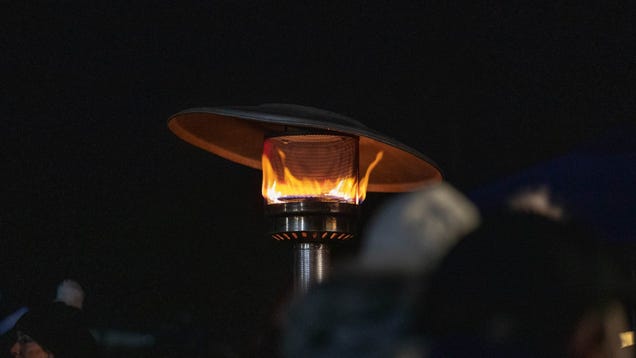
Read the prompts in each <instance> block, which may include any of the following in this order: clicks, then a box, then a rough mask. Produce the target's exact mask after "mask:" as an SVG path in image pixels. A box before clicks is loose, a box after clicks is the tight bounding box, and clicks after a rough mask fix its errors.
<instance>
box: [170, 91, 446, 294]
mask: <svg viewBox="0 0 636 358" xmlns="http://www.w3.org/2000/svg"><path fill="white" fill-rule="evenodd" d="M168 127H169V128H170V130H171V131H172V132H173V133H174V134H176V135H177V136H178V137H179V138H181V139H183V140H184V141H186V142H188V143H190V144H192V145H194V146H197V147H199V148H201V149H204V150H206V151H209V152H211V153H214V154H216V155H218V156H221V157H223V158H226V159H228V160H231V161H234V162H236V163H239V164H242V165H245V166H248V167H251V168H254V169H259V170H262V172H263V182H262V188H261V191H262V195H263V198H264V200H265V215H266V218H267V221H268V224H267V225H268V226H267V228H266V233H267V235H268V236H270V237H271V238H273V239H274V240H277V241H285V242H286V241H289V242H292V243H293V251H294V271H293V280H294V291H295V293H297V294H303V293H304V292H306V291H307V290H308V289H309V288H310V287H311V286H312V285H313V284H315V283H319V282H321V281H323V280H324V279H325V278H326V277H327V274H328V271H329V257H330V251H329V243H330V242H334V241H339V240H348V239H351V238H353V237H354V236H355V234H356V226H357V218H358V213H359V206H360V204H361V203H362V201H363V200H364V198H365V195H366V192H367V191H371V192H404V191H410V190H413V189H416V188H418V187H421V186H422V185H425V184H427V183H430V182H435V181H440V180H441V179H442V176H441V173H440V170H439V169H438V168H437V166H436V165H435V164H434V163H433V162H432V161H431V160H430V159H428V158H427V157H426V156H424V155H423V154H421V153H419V152H417V151H416V150H414V149H411V148H409V147H407V146H405V145H404V144H402V143H399V142H398V141H395V140H393V139H391V138H388V137H386V136H384V135H382V134H380V133H378V132H376V131H373V130H372V129H370V128H368V127H366V126H365V125H363V124H362V123H360V122H358V121H356V120H353V119H351V118H349V117H346V116H343V115H341V114H337V113H333V112H329V111H325V110H321V109H317V108H311V107H305V106H298V105H291V104H264V105H259V106H238V107H214V108H192V109H187V110H185V111H182V112H179V113H177V114H175V115H173V116H172V117H171V118H170V119H169V122H168Z"/></svg>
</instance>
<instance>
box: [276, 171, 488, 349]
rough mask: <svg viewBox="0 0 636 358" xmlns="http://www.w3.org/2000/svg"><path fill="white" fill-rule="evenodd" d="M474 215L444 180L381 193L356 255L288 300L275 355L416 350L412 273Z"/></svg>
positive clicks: (426, 267)
mask: <svg viewBox="0 0 636 358" xmlns="http://www.w3.org/2000/svg"><path fill="white" fill-rule="evenodd" d="M478 223H479V213H478V211H477V209H476V208H475V207H474V205H472V203H471V202H470V201H469V200H468V199H466V198H465V196H464V195H463V194H461V193H459V192H458V191H457V190H456V189H454V188H453V187H452V186H451V185H449V184H447V183H438V184H434V185H429V186H426V187H424V188H422V189H420V190H418V191H415V192H411V193H408V194H401V195H397V196H395V197H394V198H392V200H389V201H388V202H387V203H386V204H385V205H384V207H382V208H380V210H379V211H378V213H377V214H376V215H375V216H374V217H373V218H372V220H371V221H370V224H369V227H368V230H367V231H366V232H365V234H364V236H363V237H362V240H363V242H362V248H361V250H360V253H359V255H358V257H356V258H355V259H354V260H353V262H348V263H346V264H341V265H340V266H339V267H338V266H336V267H335V268H334V271H333V273H332V275H331V277H330V278H329V279H328V280H327V281H325V282H324V283H322V284H320V285H318V286H315V287H314V288H312V289H311V290H310V291H309V292H308V293H307V294H306V295H305V296H304V297H302V298H301V300H299V301H296V302H293V303H292V305H291V306H290V308H289V310H288V312H287V314H286V315H285V317H284V326H283V333H282V354H283V356H285V357H383V358H384V357H419V356H421V355H422V354H423V353H424V352H425V347H424V344H423V343H424V342H423V337H421V335H419V333H420V332H418V331H416V330H415V328H416V315H415V314H414V312H415V311H414V309H415V307H416V306H417V299H418V298H419V297H421V294H420V293H419V290H420V289H421V283H420V278H422V277H426V276H427V275H428V273H429V272H430V271H431V270H433V269H434V268H435V267H436V265H437V263H438V261H439V260H440V259H441V258H442V257H443V256H444V255H445V253H446V252H447V251H448V250H449V249H450V248H451V247H452V246H453V245H454V244H455V242H456V241H457V240H458V239H459V238H461V237H462V236H464V235H465V234H467V233H468V232H470V231H472V230H474V229H475V228H476V227H477V225H478Z"/></svg>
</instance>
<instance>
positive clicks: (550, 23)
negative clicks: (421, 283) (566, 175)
mask: <svg viewBox="0 0 636 358" xmlns="http://www.w3.org/2000/svg"><path fill="white" fill-rule="evenodd" d="M43 3H44V5H43V4H37V5H35V4H33V3H29V2H22V1H15V2H7V3H3V11H2V21H1V25H0V30H1V31H0V46H1V57H0V63H1V64H2V86H0V90H1V91H2V92H1V98H2V102H1V103H2V112H3V116H2V120H1V122H0V123H1V124H0V126H1V127H0V132H1V133H0V135H1V137H0V148H1V158H2V161H1V162H2V179H3V182H4V185H3V186H2V211H1V213H0V235H1V236H0V240H2V248H3V249H2V257H1V258H2V266H3V270H2V286H0V290H2V293H3V298H4V299H5V302H4V307H3V309H4V310H8V309H10V308H11V307H13V306H12V305H15V304H17V302H35V301H37V300H42V299H48V297H49V295H50V294H51V292H52V289H53V287H54V286H55V284H56V282H57V281H59V280H60V279H61V278H64V277H66V276H73V277H76V278H77V279H78V280H80V281H82V282H83V283H84V284H85V286H86V288H87V290H88V292H89V298H88V301H87V306H88V307H87V312H88V313H90V314H91V317H92V318H93V319H94V321H95V322H96V324H97V325H101V326H104V327H124V328H129V329H137V330H141V331H143V330H147V331H149V330H153V329H155V328H156V327H157V326H158V325H159V324H160V323H166V322H168V323H173V322H177V321H179V319H181V320H182V321H183V317H184V316H185V315H188V314H190V315H193V316H194V317H197V318H196V319H194V322H195V323H197V324H201V325H203V326H205V327H206V329H208V330H209V331H210V332H211V334H212V335H213V336H214V337H216V338H218V339H219V340H223V339H227V340H229V341H230V342H237V341H239V340H240V339H246V338H248V337H253V335H254V332H255V331H257V330H258V329H259V325H261V324H263V322H265V321H266V320H267V317H268V314H269V313H270V312H271V311H272V310H274V309H275V305H276V303H277V302H278V300H280V299H281V298H282V297H283V296H284V295H285V290H286V287H287V281H286V280H287V279H288V274H289V272H288V271H289V264H290V258H289V257H288V252H287V251H286V249H285V248H284V247H281V246H280V245H276V243H272V242H270V241H269V240H267V239H266V238H264V237H263V234H262V228H261V226H262V202H261V198H260V195H259V193H260V173H259V172H258V171H254V170H252V169H248V168H244V167H241V166H239V165H237V164H234V163H230V162H227V161H225V160H223V159H220V158H217V157H215V156H213V155H211V154H209V153H206V152H204V151H202V150H200V149H197V148H195V147H193V146H190V145H188V144H186V143H184V142H182V141H181V140H179V139H178V138H177V137H176V136H174V135H173V134H172V133H171V132H170V131H169V130H168V129H167V126H166V123H167V119H168V118H169V117H170V115H172V114H174V113H176V112H178V111H181V110H183V109H186V108H190V107H201V106H217V105H255V104H260V103H268V102H278V103H295V104H302V105H308V106H314V107H318V108H323V109H328V110H331V111H334V112H338V113H342V114H345V115H349V116H351V117H353V118H355V119H358V120H360V121H361V122H363V123H365V124H366V125H368V126H369V127H371V128H373V129H375V130H378V131H381V132H383V133H385V134H387V135H389V136H392V137H393V138H395V139H398V140H400V141H402V142H403V143H405V144H407V145H408V146H411V147H413V148H415V149H417V150H419V151H421V152H422V153H424V154H426V155H427V156H429V157H430V158H432V159H433V160H435V161H436V162H437V163H438V164H439V166H440V167H441V168H442V169H443V171H444V173H445V175H446V178H447V180H448V181H449V182H451V183H452V184H454V185H456V186H458V187H459V188H460V189H462V190H466V191H467V190H471V189H473V188H476V187H479V186H480V185H483V184H486V183H488V182H490V181H492V180H495V179H497V178H499V177H502V176H505V175H508V174H511V173H515V172H517V171H519V170H521V169H523V168H526V167H528V166H530V165H532V164H535V163H538V162H541V161H543V160H547V159H549V158H552V157H554V156H557V155H559V154H562V153H564V152H566V151H567V150H568V149H570V148H572V147H573V146H575V145H577V144H579V143H582V142H585V141H586V140H589V139H590V138H593V137H594V136H596V135H597V134H599V133H602V132H603V131H604V130H606V129H608V128H610V127H612V126H614V125H615V124H617V123H619V122H622V121H628V120H631V119H633V118H634V112H635V103H634V101H635V98H636V96H635V94H636V93H635V91H634V89H635V85H634V84H635V83H636V67H635V66H634V65H635V62H636V51H635V47H634V44H635V43H636V42H635V39H636V37H635V33H636V28H635V25H634V22H633V19H634V17H633V12H632V11H631V10H632V9H628V8H625V7H623V6H619V5H597V6H595V7H591V6H588V7H579V6H577V5H568V4H566V3H565V2H545V3H543V2H539V3H536V2H523V1H513V2H507V1H506V2H501V3H500V4H495V3H492V4H490V5H485V6H482V5H480V6H478V5H467V4H462V5H461V6H460V5H451V4H446V2H430V3H426V2H420V1H413V2H388V1H387V2H373V4H368V3H367V4H363V3H360V4H348V5H343V4H340V3H333V4H323V3H322V2H296V3H294V5H290V6H283V5H282V3H280V2H257V1H218V2H212V1H210V2H205V1H201V2H198V1H178V2H158V3H156V2H148V3H146V4H142V3H138V2H135V3H129V2H106V3H103V4H91V5H90V6H86V5H83V2H68V1H63V2H43ZM221 188H222V189H221ZM387 197H388V196H387V195H378V194H376V195H370V197H369V200H368V204H367V206H366V208H365V218H367V217H368V216H369V215H370V214H371V213H372V212H373V210H374V209H375V208H376V207H378V205H380V204H381V203H382V202H383V200H385V199H386V198H387ZM7 302H8V303H7Z"/></svg>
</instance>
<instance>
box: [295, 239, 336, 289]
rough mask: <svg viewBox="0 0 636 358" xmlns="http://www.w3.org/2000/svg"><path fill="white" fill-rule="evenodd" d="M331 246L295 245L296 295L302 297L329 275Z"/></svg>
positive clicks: (322, 244) (303, 243) (305, 243)
mask: <svg viewBox="0 0 636 358" xmlns="http://www.w3.org/2000/svg"><path fill="white" fill-rule="evenodd" d="M329 256H330V253H329V246H328V245H327V244H325V243H310V242H301V243H296V244H294V271H293V274H294V294H295V295H296V296H302V295H304V294H305V293H307V291H308V290H309V289H310V288H311V287H312V286H313V285H315V284H317V283H320V282H322V281H324V280H325V279H326V278H327V275H328V273H329V264H330V262H329Z"/></svg>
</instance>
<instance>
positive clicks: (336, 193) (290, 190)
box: [262, 150, 384, 204]
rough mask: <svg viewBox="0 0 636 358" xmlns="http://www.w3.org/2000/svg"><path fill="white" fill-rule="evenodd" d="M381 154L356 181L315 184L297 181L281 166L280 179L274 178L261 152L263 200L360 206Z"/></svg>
mask: <svg viewBox="0 0 636 358" xmlns="http://www.w3.org/2000/svg"><path fill="white" fill-rule="evenodd" d="M277 152H278V155H279V156H280V158H281V159H282V160H283V163H284V161H285V153H283V152H282V151H281V150H278V151H277ZM383 155H384V153H383V152H378V154H377V155H376V157H375V160H374V161H373V162H372V163H371V164H370V165H369V167H368V168H367V172H366V173H365V175H364V177H362V179H361V180H360V181H358V178H356V177H345V178H336V179H333V180H323V181H318V180H312V179H303V178H297V177H296V176H295V175H294V174H292V172H291V171H290V170H289V168H287V167H286V166H285V167H284V174H283V178H277V177H276V172H275V171H274V169H273V166H272V163H271V161H270V160H269V158H268V157H267V155H266V154H265V152H264V153H263V156H262V165H263V186H262V194H263V197H264V198H265V199H266V200H267V201H268V203H281V202H283V201H285V200H293V199H301V198H321V199H324V200H336V201H344V202H347V203H355V204H360V203H361V202H362V201H364V199H365V197H366V194H367V185H368V183H369V176H370V175H371V171H372V170H373V169H374V168H375V167H376V165H377V164H378V163H379V162H380V160H381V159H382V156H383Z"/></svg>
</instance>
